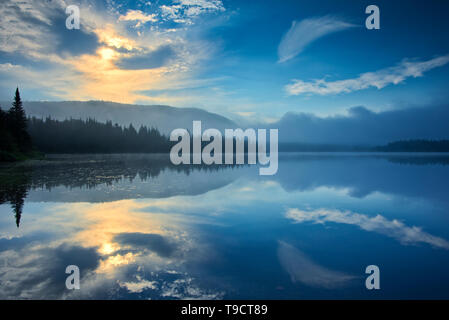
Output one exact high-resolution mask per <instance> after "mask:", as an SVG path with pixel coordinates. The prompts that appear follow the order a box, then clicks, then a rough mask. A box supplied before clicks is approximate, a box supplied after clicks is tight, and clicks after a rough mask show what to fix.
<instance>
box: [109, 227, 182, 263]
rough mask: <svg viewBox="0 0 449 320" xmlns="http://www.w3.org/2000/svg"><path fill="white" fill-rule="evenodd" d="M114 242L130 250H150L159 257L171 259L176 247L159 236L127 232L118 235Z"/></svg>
mask: <svg viewBox="0 0 449 320" xmlns="http://www.w3.org/2000/svg"><path fill="white" fill-rule="evenodd" d="M114 241H115V242H117V243H119V244H120V245H122V246H129V247H130V248H132V249H136V248H138V249H140V250H150V251H153V252H155V253H157V254H158V255H159V256H161V257H171V256H172V255H173V254H174V253H175V251H176V249H177V248H176V245H175V244H174V243H173V242H172V241H170V240H169V239H167V238H166V237H164V236H161V235H160V234H153V233H139V232H131V233H130V232H128V233H120V234H118V235H116V236H115V237H114Z"/></svg>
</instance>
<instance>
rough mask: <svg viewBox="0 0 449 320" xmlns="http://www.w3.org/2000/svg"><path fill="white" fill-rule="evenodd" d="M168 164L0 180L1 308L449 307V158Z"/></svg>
mask: <svg viewBox="0 0 449 320" xmlns="http://www.w3.org/2000/svg"><path fill="white" fill-rule="evenodd" d="M167 158H168V156H167V155H115V156H111V155H108V156H92V155H89V156H76V157H73V156H54V157H53V158H51V159H50V160H49V161H45V162H36V163H27V164H21V165H15V166H7V167H5V166H2V167H0V179H1V180H0V203H1V204H0V298H2V299H11V298H37V299H50V298H51V299H54V298H56V299H59V298H69V299H78V298H94V299H95V298H101V299H186V298H187V299H188V298H190V299H192V298H195V299H196V298H201V299H259V298H264V299H265V298H266V299H304V298H307V299H309V298H318V299H321V298H326V299H327V298H337V299H346V298H363V299H365V298H449V157H448V156H444V155H408V154H402V155H395V154H389V155H386V154H288V155H283V156H282V159H281V160H280V164H279V171H278V173H277V175H275V176H272V177H267V176H265V177H261V176H259V175H258V168H257V167H256V166H242V167H227V168H225V167H218V168H211V167H196V168H194V167H173V166H170V165H169V164H168V163H167ZM372 264H374V265H377V266H379V268H380V287H381V288H380V290H367V289H366V287H365V279H366V277H367V276H368V275H366V274H365V268H366V266H368V265H372ZM68 265H77V266H78V267H79V268H80V271H81V284H80V285H81V288H80V290H72V291H71V290H68V289H66V286H65V280H66V277H67V276H68V275H67V274H65V269H66V267H67V266H68Z"/></svg>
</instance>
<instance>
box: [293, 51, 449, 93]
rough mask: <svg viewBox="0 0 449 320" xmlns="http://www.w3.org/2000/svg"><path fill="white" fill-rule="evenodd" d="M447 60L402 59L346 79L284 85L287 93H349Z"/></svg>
mask: <svg viewBox="0 0 449 320" xmlns="http://www.w3.org/2000/svg"><path fill="white" fill-rule="evenodd" d="M448 62H449V55H445V56H440V57H436V58H433V59H430V60H426V61H409V60H404V61H402V62H401V63H399V64H398V65H397V66H394V67H390V68H386V69H381V70H378V71H375V72H366V73H362V74H361V75H360V76H359V77H357V78H353V79H346V80H337V81H327V80H326V79H325V78H323V79H318V80H313V81H303V80H297V79H295V80H293V81H292V83H290V84H288V85H287V86H286V87H285V90H286V91H287V93H288V94H289V95H301V94H317V95H330V94H339V93H350V92H353V91H359V90H364V89H368V88H377V89H382V88H384V87H386V86H388V85H390V84H394V85H397V84H400V83H402V82H404V81H405V80H406V79H407V78H419V77H422V76H423V74H424V73H425V72H427V71H430V70H432V69H435V68H438V67H442V66H444V65H446V64H447V63H448Z"/></svg>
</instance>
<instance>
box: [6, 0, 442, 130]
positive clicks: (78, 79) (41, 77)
mask: <svg viewBox="0 0 449 320" xmlns="http://www.w3.org/2000/svg"><path fill="white" fill-rule="evenodd" d="M71 4H76V5H78V6H79V8H80V11H81V14H80V18H81V28H80V30H67V29H66V27H65V19H66V17H67V15H66V13H65V9H66V7H67V6H68V5H71ZM370 4H375V5H377V6H378V7H379V8H380V27H381V28H380V30H367V29H366V28H365V19H366V17H367V16H368V15H367V14H366V13H365V8H366V7H367V6H368V5H370ZM448 13H449V3H448V2H446V1H407V2H404V1H398V0H394V1H391V0H389V1H374V2H373V1H360V0H348V1H336V0H324V1H298V0H296V1H282V2H280V1H236V0H235V1H233V0H223V1H222V0H175V1H142V0H133V1H113V0H105V1H99V0H80V1H68V0H47V1H35V0H23V1H17V0H7V1H2V3H1V4H0V15H1V16H2V17H4V18H2V20H1V21H0V26H1V27H2V28H0V98H1V100H10V99H11V95H12V93H13V90H14V88H15V86H16V85H19V86H20V87H21V89H22V95H23V97H24V99H26V100H108V101H115V102H123V103H138V104H166V105H172V106H179V107H200V108H204V109H206V110H208V111H211V112H217V113H220V114H223V115H225V116H228V117H230V118H233V119H235V120H240V121H242V122H260V121H267V122H270V121H274V120H276V119H279V118H280V117H282V115H283V114H285V113H286V112H288V111H293V112H306V113H313V114H316V115H319V116H328V115H335V114H345V113H346V112H347V110H348V109H349V108H351V107H354V106H365V107H366V108H369V109H371V110H373V111H377V112H380V111H384V110H392V109H397V108H408V107H417V106H418V107H419V106H422V107H425V106H429V105H432V104H441V103H443V102H445V100H446V98H447V93H446V91H447V89H446V88H447V87H448V80H449V73H448V70H449V41H448V40H449V20H448V19H447V14H448Z"/></svg>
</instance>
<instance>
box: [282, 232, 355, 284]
mask: <svg viewBox="0 0 449 320" xmlns="http://www.w3.org/2000/svg"><path fill="white" fill-rule="evenodd" d="M278 257H279V261H280V262H281V265H282V267H283V268H284V269H285V271H287V273H288V274H289V275H290V278H291V280H292V282H301V283H303V284H305V285H307V286H310V287H318V288H326V289H334V288H340V287H344V286H346V285H348V284H350V282H351V281H352V280H354V279H356V277H355V276H353V275H349V274H346V273H343V272H340V271H335V270H331V269H328V268H326V267H324V266H322V265H320V264H318V263H316V262H314V261H313V260H311V259H310V258H308V257H307V256H306V255H305V254H304V253H302V252H301V251H299V250H298V249H296V248H295V247H293V246H292V245H291V244H289V243H286V242H284V241H279V246H278Z"/></svg>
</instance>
